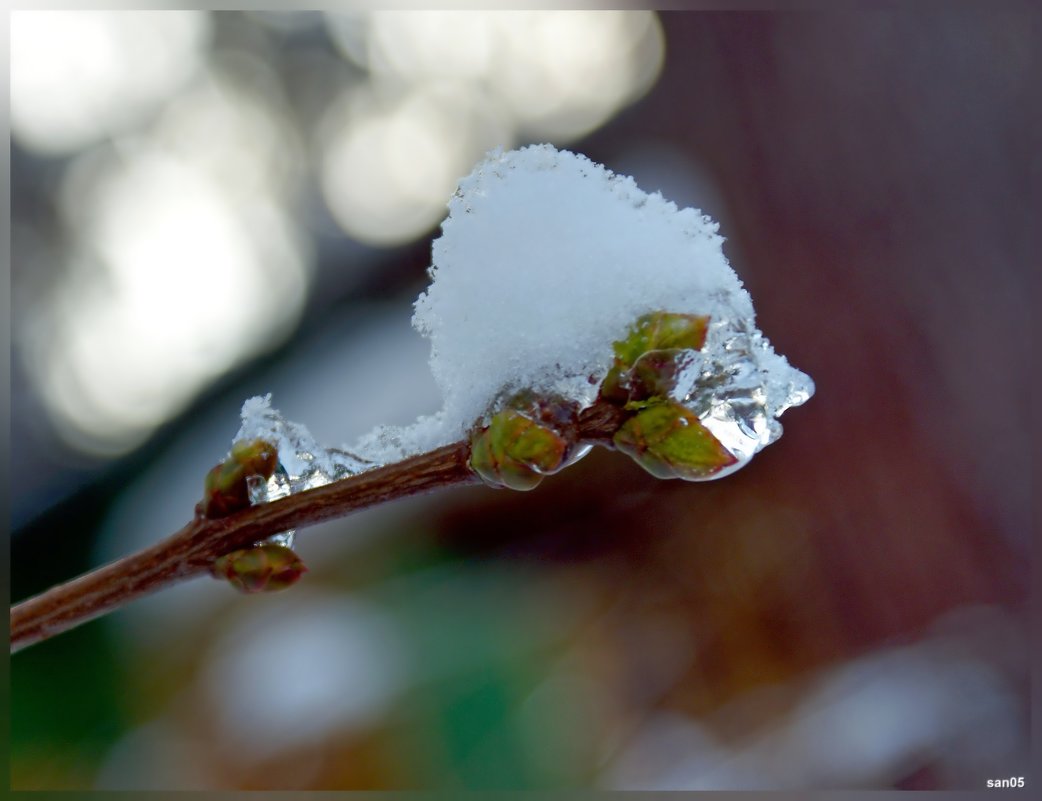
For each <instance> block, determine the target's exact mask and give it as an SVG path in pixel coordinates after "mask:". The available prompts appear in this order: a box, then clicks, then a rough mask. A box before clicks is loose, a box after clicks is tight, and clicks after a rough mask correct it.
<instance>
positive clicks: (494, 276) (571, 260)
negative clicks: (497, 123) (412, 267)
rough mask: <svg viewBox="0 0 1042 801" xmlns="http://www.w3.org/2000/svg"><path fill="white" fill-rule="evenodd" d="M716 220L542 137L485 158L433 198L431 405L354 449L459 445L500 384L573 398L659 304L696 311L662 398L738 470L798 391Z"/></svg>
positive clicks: (805, 391)
mask: <svg viewBox="0 0 1042 801" xmlns="http://www.w3.org/2000/svg"><path fill="white" fill-rule="evenodd" d="M717 228H718V226H717V223H715V222H714V221H712V220H711V219H710V218H709V217H707V216H705V215H703V214H702V213H701V212H699V211H696V210H694V209H678V208H677V207H676V205H675V204H673V203H672V202H670V201H668V200H665V199H664V198H663V197H662V196H661V194H659V193H653V194H647V193H645V192H643V191H641V190H640V189H639V188H638V187H637V185H636V183H635V182H634V181H633V179H632V178H628V177H624V176H619V175H615V174H614V173H612V172H611V171H609V170H608V169H606V168H605V167H603V166H601V165H599V164H595V163H593V162H592V161H590V160H589V159H587V158H586V157H585V156H581V155H577V154H574V153H570V152H567V151H559V150H556V149H555V148H553V147H552V146H550V145H536V146H531V147H527V148H523V149H521V150H514V151H510V152H506V153H503V152H499V151H496V152H493V153H491V154H490V155H489V156H488V157H487V158H486V159H485V161H483V162H481V163H480V164H479V165H478V166H477V167H476V168H475V169H474V171H473V172H472V173H471V174H470V175H469V176H467V177H466V178H464V179H463V180H462V181H461V182H460V185H459V189H458V190H457V192H456V193H455V195H454V196H453V198H452V200H451V201H450V203H449V216H448V219H446V220H445V222H444V223H443V225H442V235H441V237H440V238H439V239H437V240H436V241H435V242H434V246H433V259H432V261H433V264H432V267H431V269H430V275H431V286H430V288H429V289H428V290H427V291H426V292H425V293H424V294H422V295H421V296H420V298H419V299H418V300H417V301H416V311H415V315H414V316H413V326H414V327H415V328H416V329H417V330H418V331H419V332H420V333H421V334H423V335H424V336H425V337H427V338H428V339H429V340H430V342H431V360H430V364H431V370H432V372H433V374H434V378H435V380H436V382H437V384H438V386H439V388H440V389H441V391H442V394H443V396H444V406H443V408H442V410H441V411H440V412H438V413H437V414H434V415H431V416H428V417H424V418H421V419H420V420H418V421H417V422H416V423H415V424H414V425H412V426H408V427H380V428H377V429H376V430H374V431H373V432H371V433H370V434H369V435H367V436H366V437H363V438H362V440H361V441H360V442H359V443H357V445H356V446H355V449H356V450H357V452H358V453H361V454H363V455H365V456H366V457H367V458H371V459H374V460H376V461H384V462H388V461H395V460H398V459H401V458H403V457H405V456H408V455H411V454H413V453H418V452H422V451H424V450H429V449H430V448H433V447H436V446H438V445H442V444H445V443H448V442H452V441H455V440H459V439H462V438H464V436H465V434H466V432H467V431H468V430H469V429H470V428H471V427H472V426H473V425H474V423H475V421H476V420H479V419H482V418H484V416H485V415H486V414H487V413H488V412H489V407H490V404H492V402H493V400H494V399H495V398H497V397H502V396H503V395H504V393H505V392H509V391H510V390H512V389H519V388H524V387H527V388H531V389H533V390H535V391H536V392H552V393H556V394H559V395H563V396H565V397H568V398H572V399H574V400H576V401H577V402H578V403H579V404H580V405H581V406H585V405H588V404H589V403H590V402H592V401H593V399H594V398H595V396H596V394H597V386H598V384H599V382H600V381H601V379H603V377H604V375H605V373H606V372H607V370H608V368H609V367H610V365H611V362H612V342H613V341H615V340H617V339H619V338H621V337H623V336H624V335H625V333H626V330H627V328H628V327H629V326H630V325H631V324H632V323H633V322H634V320H636V319H637V318H638V317H639V316H640V315H641V314H644V313H646V312H650V311H654V310H667V311H670V312H678V313H688V314H698V315H709V316H710V318H711V320H712V323H711V326H710V331H709V341H708V343H707V346H706V348H705V349H703V352H700V353H698V354H695V353H694V352H692V354H691V357H692V361H691V365H690V366H691V369H690V371H687V372H686V373H685V376H684V379H685V381H686V383H687V385H688V389H687V390H686V391H684V392H683V393H682V394H683V397H681V398H677V400H682V401H684V402H685V404H690V406H691V408H692V409H694V410H695V412H696V414H698V415H699V417H700V418H701V419H702V420H703V423H704V424H705V425H706V426H707V427H708V428H710V430H712V431H713V432H714V434H716V435H717V436H718V437H721V438H722V441H724V439H726V440H727V441H725V443H724V444H725V445H727V447H728V448H730V449H732V451H733V452H734V453H735V455H736V456H738V457H739V460H740V461H739V464H738V466H741V464H744V463H745V461H747V460H748V458H749V457H751V456H752V454H753V453H755V451H757V450H759V449H760V448H762V447H763V446H764V445H766V444H768V443H769V442H772V441H773V440H774V439H777V437H778V436H779V435H780V433H781V426H780V424H779V423H778V422H777V419H776V418H777V416H778V415H780V414H781V413H782V412H783V411H784V410H785V409H787V408H789V407H791V406H795V405H798V404H800V403H803V402H804V401H806V400H807V399H808V398H809V397H810V396H811V395H812V394H813V392H814V384H813V382H812V381H811V380H810V378H809V377H808V376H806V375H804V374H803V373H801V372H800V371H798V370H796V369H794V368H793V367H791V366H790V365H789V363H788V362H787V361H786V360H785V358H784V357H783V356H780V355H779V354H776V353H775V352H774V350H773V349H772V348H771V346H770V344H769V343H768V341H767V340H766V339H765V338H764V337H763V336H762V334H761V333H760V332H759V331H757V330H756V326H755V320H754V313H753V307H752V301H751V299H750V297H749V294H748V292H746V290H745V289H744V288H743V286H742V283H741V281H740V280H739V279H738V277H737V275H735V273H734V271H733V270H732V269H731V267H730V266H729V264H728V262H727V259H726V258H725V256H724V254H723V250H722V244H723V238H722V237H721V236H720V235H719V234H718V233H717ZM707 382H708V383H707ZM735 469H736V468H735ZM726 472H733V470H728V471H726ZM723 474H725V473H720V475H723Z"/></svg>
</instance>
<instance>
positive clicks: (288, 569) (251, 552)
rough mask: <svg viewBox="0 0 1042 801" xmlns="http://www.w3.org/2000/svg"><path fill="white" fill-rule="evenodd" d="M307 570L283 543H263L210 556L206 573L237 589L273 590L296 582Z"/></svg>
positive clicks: (250, 590)
mask: <svg viewBox="0 0 1042 801" xmlns="http://www.w3.org/2000/svg"><path fill="white" fill-rule="evenodd" d="M306 572H307V567H305V566H304V563H303V562H302V561H300V557H299V556H297V554H296V553H295V552H294V551H293V550H291V549H290V548H287V547H285V546H284V545H275V544H274V543H265V544H263V545H256V546H254V547H252V548H243V549H240V550H237V551H232V552H230V553H226V554H225V555H224V556H221V557H218V558H217V559H216V560H214V563H213V565H211V567H210V573H211V574H212V575H213V577H214V578H223V579H227V581H228V582H229V583H230V584H231V585H232V586H233V587H235V589H237V590H239V591H240V592H245V593H254V592H277V591H279V590H284V589H286V588H287V587H289V586H291V585H293V584H296V583H297V581H298V580H299V579H300V577H301V576H302V575H303V574H304V573H306Z"/></svg>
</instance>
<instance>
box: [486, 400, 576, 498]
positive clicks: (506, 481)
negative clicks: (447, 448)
mask: <svg viewBox="0 0 1042 801" xmlns="http://www.w3.org/2000/svg"><path fill="white" fill-rule="evenodd" d="M567 451H568V442H567V441H566V440H565V438H564V437H562V436H561V435H560V433H558V432H557V431H555V430H554V429H552V428H550V427H548V426H544V425H540V424H539V423H537V422H535V421H534V420H532V419H531V418H529V417H526V416H525V415H523V414H521V413H520V412H518V411H515V410H513V409H504V410H503V411H501V412H497V413H496V414H495V415H493V417H492V420H491V421H490V422H489V425H488V426H487V427H486V428H481V429H478V430H477V431H476V432H475V433H474V434H473V435H472V437H471V453H470V466H471V469H472V470H474V472H475V473H477V474H478V475H479V476H481V478H482V480H483V481H484V482H485V483H486V484H489V485H490V486H493V487H507V488H509V489H514V490H530V489H535V487H536V485H538V484H539V482H540V481H541V480H542V478H543V476H545V475H549V474H550V473H554V472H556V471H557V470H558V469H560V468H561V466H562V465H563V464H564V462H565V455H566V453H567Z"/></svg>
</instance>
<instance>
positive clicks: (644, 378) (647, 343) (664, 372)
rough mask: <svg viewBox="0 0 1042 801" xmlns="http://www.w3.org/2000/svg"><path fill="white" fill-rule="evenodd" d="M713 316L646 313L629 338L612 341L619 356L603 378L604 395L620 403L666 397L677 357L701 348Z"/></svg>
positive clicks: (603, 396)
mask: <svg viewBox="0 0 1042 801" xmlns="http://www.w3.org/2000/svg"><path fill="white" fill-rule="evenodd" d="M708 329H709V317H708V316H705V315H695V314H674V313H672V312H665V311H656V312H651V313H649V314H645V315H642V316H641V317H639V318H637V321H636V322H635V323H634V324H633V325H632V326H630V328H629V330H628V331H627V332H626V337H625V339H620V340H618V341H616V342H614V343H613V344H612V349H613V350H614V352H615V360H614V362H613V363H612V366H611V368H610V369H609V370H608V373H607V375H605V377H604V380H603V381H602V382H601V387H600V397H601V398H602V399H603V400H606V401H609V402H611V403H617V404H619V405H622V404H625V403H627V402H630V401H633V400H643V399H646V398H652V397H665V396H666V395H668V394H669V390H670V389H671V388H672V385H673V382H674V381H675V379H676V358H677V356H679V355H680V354H681V353H683V352H684V351H685V350H701V349H702V346H703V345H705V341H706V333H707V331H708Z"/></svg>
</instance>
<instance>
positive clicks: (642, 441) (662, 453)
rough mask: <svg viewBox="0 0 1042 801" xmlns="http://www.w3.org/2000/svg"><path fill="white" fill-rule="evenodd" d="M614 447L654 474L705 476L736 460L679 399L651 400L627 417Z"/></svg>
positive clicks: (702, 477) (693, 479) (685, 477)
mask: <svg viewBox="0 0 1042 801" xmlns="http://www.w3.org/2000/svg"><path fill="white" fill-rule="evenodd" d="M613 440H614V442H615V447H616V448H618V449H619V450H620V451H622V452H623V453H625V454H626V455H627V456H629V457H630V458H632V459H633V460H634V461H636V462H637V464H639V465H640V466H641V467H643V468H644V469H645V470H647V471H648V472H649V473H651V475H653V476H655V477H656V478H683V479H685V480H687V481H698V480H700V479H705V478H708V477H709V476H711V475H713V474H714V473H717V472H719V471H720V470H721V469H723V468H725V467H728V466H729V465H732V464H735V463H736V462H737V461H738V460H737V459H736V458H735V456H734V455H733V454H732V453H731V452H730V451H728V450H727V449H726V448H725V447H724V446H723V445H722V444H721V443H720V441H719V440H718V439H717V438H716V437H714V436H713V434H712V433H711V432H710V431H709V429H707V428H706V427H705V426H704V425H702V423H701V421H700V420H699V419H698V417H697V416H696V415H695V414H694V413H693V412H691V411H690V410H689V409H687V408H685V407H684V406H682V405H681V404H679V403H675V402H673V401H666V402H660V403H653V404H650V405H648V406H646V407H645V408H643V409H642V410H641V411H639V412H637V414H635V415H634V416H633V417H631V418H629V419H628V420H627V421H626V422H625V423H623V424H622V426H621V427H620V428H619V430H618V431H617V432H616V433H615V436H614V438H613Z"/></svg>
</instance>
